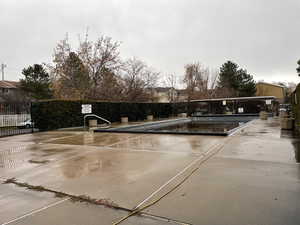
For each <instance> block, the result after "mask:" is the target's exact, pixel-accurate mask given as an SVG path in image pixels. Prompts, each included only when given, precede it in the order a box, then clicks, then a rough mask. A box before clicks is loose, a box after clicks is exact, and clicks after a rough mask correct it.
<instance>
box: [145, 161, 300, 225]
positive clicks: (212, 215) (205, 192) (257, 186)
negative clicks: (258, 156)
mask: <svg viewBox="0 0 300 225" xmlns="http://www.w3.org/2000/svg"><path fill="white" fill-rule="evenodd" d="M299 179H300V167H299V166H298V165H292V164H282V163H271V162H262V161H253V160H240V159H229V158H221V157H215V158H214V159H211V160H210V161H208V162H207V163H206V164H204V165H203V166H202V167H201V169H200V170H198V171H197V172H196V173H195V174H194V175H193V176H192V177H191V178H190V179H188V180H187V181H186V182H185V183H184V184H183V185H182V186H181V187H179V188H178V189H177V190H176V191H174V192H172V193H171V194H170V195H169V196H167V197H165V198H164V199H163V200H161V201H160V202H159V203H157V204H156V205H155V206H152V207H151V208H149V209H148V210H146V212H149V213H153V214H156V215H160V216H165V217H169V218H173V219H181V220H182V221H185V222H188V223H191V224H219V225H221V224H230V225H240V224H263V225H283V224H284V225H296V224H300V215H299V212H300V204H299V203H300V200H299V196H300V182H299Z"/></svg>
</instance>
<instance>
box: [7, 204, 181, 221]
mask: <svg viewBox="0 0 300 225" xmlns="http://www.w3.org/2000/svg"><path fill="white" fill-rule="evenodd" d="M82 215H84V216H82ZM126 215H128V213H127V212H125V211H122V210H114V209H111V208H107V207H104V206H96V205H92V204H87V203H80V202H75V203H74V202H71V201H66V202H63V203H61V204H59V205H57V206H55V207H50V208H48V209H46V210H43V211H41V212H38V213H36V214H34V216H28V217H26V218H24V219H22V220H19V221H16V222H14V223H11V224H15V225H17V224H18V225H21V224H22V225H28V224H30V225H41V224H42V225H53V224H59V225H70V224H72V225H83V224H84V225H96V224H113V222H116V221H118V220H119V219H121V218H122V217H124V216H126ZM122 224H123V225H132V224H139V225H178V224H180V223H177V222H173V221H166V220H163V219H161V218H155V217H149V216H132V217H130V218H129V219H128V220H126V221H124V222H123V223H122Z"/></svg>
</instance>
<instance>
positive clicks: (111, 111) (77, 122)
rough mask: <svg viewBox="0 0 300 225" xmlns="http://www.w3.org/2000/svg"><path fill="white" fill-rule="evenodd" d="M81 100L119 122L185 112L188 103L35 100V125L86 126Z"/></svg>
mask: <svg viewBox="0 0 300 225" xmlns="http://www.w3.org/2000/svg"><path fill="white" fill-rule="evenodd" d="M82 104H91V105H92V113H93V114H96V115H98V116H101V117H103V118H105V119H107V120H109V121H111V122H118V121H120V118H121V117H123V116H127V117H128V119H129V121H138V120H144V119H146V117H147V115H153V116H154V117H155V118H166V117H169V116H171V115H176V114H178V113H181V112H184V111H185V109H186V107H185V103H126V102H95V101H63V100H52V101H42V102H35V103H33V104H32V108H31V114H32V119H33V121H34V123H35V126H36V127H37V128H39V129H40V130H54V129H59V128H66V127H78V126H83V116H84V115H83V114H82V113H81V105H82Z"/></svg>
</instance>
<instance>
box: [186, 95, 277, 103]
mask: <svg viewBox="0 0 300 225" xmlns="http://www.w3.org/2000/svg"><path fill="white" fill-rule="evenodd" d="M267 99H276V97H275V96H257V97H239V98H215V99H200V100H192V101H191V102H217V101H233V100H267Z"/></svg>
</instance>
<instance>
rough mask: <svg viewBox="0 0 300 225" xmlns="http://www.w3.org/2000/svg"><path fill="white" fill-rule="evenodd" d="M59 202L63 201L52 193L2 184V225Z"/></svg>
mask: <svg viewBox="0 0 300 225" xmlns="http://www.w3.org/2000/svg"><path fill="white" fill-rule="evenodd" d="M0 181H1V180H0ZM57 201H61V199H60V198H55V196H54V194H52V193H46V192H37V191H30V190H27V189H24V188H20V187H16V186H15V185H14V184H0V224H2V223H5V222H8V221H11V220H13V219H16V218H18V217H21V216H23V215H24V214H26V213H28V212H31V211H32V210H35V209H37V208H41V207H44V206H46V205H49V204H52V203H54V202H57Z"/></svg>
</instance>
